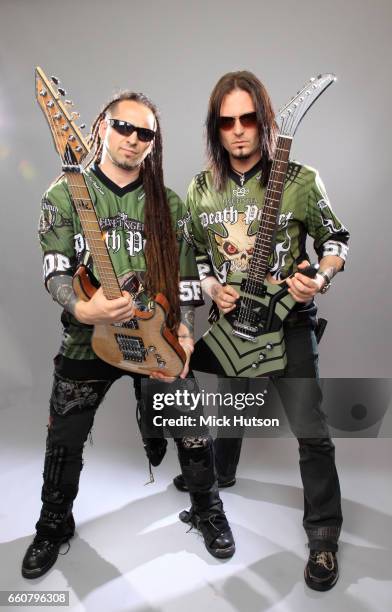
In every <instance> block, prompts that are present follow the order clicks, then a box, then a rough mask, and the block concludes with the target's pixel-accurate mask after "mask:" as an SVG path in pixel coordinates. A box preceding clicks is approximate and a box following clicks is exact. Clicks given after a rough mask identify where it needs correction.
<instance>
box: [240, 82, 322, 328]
mask: <svg viewBox="0 0 392 612" xmlns="http://www.w3.org/2000/svg"><path fill="white" fill-rule="evenodd" d="M315 90H316V87H314V86H313V88H312V89H311V90H308V91H309V93H308V94H307V95H306V97H304V98H303V100H302V101H301V106H300V108H301V115H300V118H299V121H300V120H301V119H302V117H303V116H304V115H305V113H306V112H307V110H308V109H309V107H310V105H311V103H312V98H313V96H312V95H311V94H312V93H314V92H315ZM297 110H298V109H296V112H293V113H288V115H287V117H286V118H284V120H283V123H282V129H281V133H280V134H279V136H278V145H279V144H280V143H279V140H280V139H284V138H285V137H287V136H288V135H290V136H291V141H292V136H293V135H294V131H295V130H294V128H293V125H294V122H295V120H296V119H297V115H298V112H297ZM283 143H285V141H284V140H283ZM288 144H289V148H288V150H286V149H285V148H283V149H282V150H283V152H284V153H287V159H286V160H284V159H281V160H279V161H283V162H284V163H285V164H287V163H288V157H289V153H290V149H291V142H289V143H288ZM283 157H284V156H283ZM278 158H279V154H278V155H277V156H276V157H275V159H274V162H273V166H272V168H271V175H272V176H271V178H272V181H271V182H272V183H273V182H274V181H275V183H276V182H277V181H276V178H275V168H274V165H275V160H276V159H278ZM277 166H278V165H277ZM278 167H279V166H278ZM284 174H285V176H284V179H285V177H286V174H287V168H286V172H285V173H284ZM275 186H276V185H275ZM283 188H284V180H283V184H282V181H281V182H280V184H279V187H278V189H281V190H282V191H283ZM273 191H276V189H273ZM282 191H281V196H282ZM267 198H268V185H267V192H266V195H265V204H267ZM274 200H275V202H276V205H275V206H274V205H272V206H271V207H270V208H271V211H272V213H273V212H274V211H275V224H274V225H275V227H276V221H277V212H278V209H279V204H280V200H279V202H277V201H276V198H275V199H274V198H272V202H273V201H274ZM264 209H265V215H264ZM270 214H271V212H270V211H269V210H267V207H266V205H264V206H263V217H262V222H261V223H260V227H259V231H258V233H257V237H256V244H255V248H254V254H253V257H252V261H251V264H250V267H249V268H250V269H249V272H248V277H247V280H246V283H245V291H244V293H245V292H246V291H247V290H250V291H249V292H252V291H254V290H255V289H256V288H257V285H260V284H262V283H263V282H264V280H265V275H266V272H267V265H268V256H269V254H268V256H267V259H266V260H265V261H263V262H262V266H261V269H260V270H257V269H256V268H255V264H254V265H253V266H252V263H253V262H254V261H255V256H256V255H257V254H258V253H259V251H261V253H260V255H261V256H262V254H263V249H265V247H266V246H268V241H269V240H270V239H271V238H272V235H273V231H274V230H272V235H271V237H269V236H268V234H267V228H265V227H264V228H263V231H264V233H263V238H262V240H259V236H260V231H261V229H260V228H262V227H263V225H262V223H263V218H264V219H265V221H266V223H271V222H270V221H267V217H268V215H270ZM266 234H267V236H266V241H264V236H265V235H266ZM250 314H251V299H250V298H246V297H244V298H243V300H242V301H241V307H240V314H239V317H238V319H237V320H238V321H239V322H240V323H243V322H244V320H243V319H244V317H246V316H248V317H249V315H250Z"/></svg>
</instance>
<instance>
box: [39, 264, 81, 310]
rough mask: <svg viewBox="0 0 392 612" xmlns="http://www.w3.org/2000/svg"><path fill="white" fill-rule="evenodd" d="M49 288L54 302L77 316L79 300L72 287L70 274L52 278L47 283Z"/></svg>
mask: <svg viewBox="0 0 392 612" xmlns="http://www.w3.org/2000/svg"><path fill="white" fill-rule="evenodd" d="M47 288H48V291H49V293H50V295H51V296H52V298H53V299H54V301H55V302H57V303H58V304H60V306H62V307H63V308H64V309H65V310H67V311H68V312H70V313H71V314H72V315H74V316H75V306H76V302H77V301H78V299H79V298H78V297H77V296H76V294H75V292H74V290H73V287H72V276H69V275H68V274H57V275H56V276H52V277H51V278H50V279H49V280H48V282H47Z"/></svg>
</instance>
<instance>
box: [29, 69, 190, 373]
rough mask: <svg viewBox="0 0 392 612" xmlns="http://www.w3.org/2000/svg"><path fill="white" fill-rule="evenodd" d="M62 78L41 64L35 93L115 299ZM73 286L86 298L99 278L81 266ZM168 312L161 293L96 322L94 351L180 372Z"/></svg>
mask: <svg viewBox="0 0 392 612" xmlns="http://www.w3.org/2000/svg"><path fill="white" fill-rule="evenodd" d="M52 83H53V84H54V85H56V87H54V85H53V84H52ZM58 83H59V81H58V79H56V78H55V77H52V82H51V81H50V80H49V79H48V77H47V76H46V75H45V73H44V72H43V70H42V69H41V68H39V67H37V68H36V70H35V85H36V98H37V101H38V104H39V105H40V107H41V109H42V111H43V113H44V115H45V118H46V120H47V122H48V124H49V127H50V130H51V133H52V137H53V141H54V145H55V148H56V150H57V152H58V154H59V155H60V157H61V160H62V170H63V173H64V175H65V177H66V180H67V184H68V188H69V191H70V193H71V196H72V200H73V204H74V207H75V210H76V211H77V213H78V215H79V218H80V222H81V225H82V228H83V232H84V235H85V237H86V240H87V243H88V245H89V250H90V252H91V254H92V257H93V260H94V265H95V267H96V269H97V270H98V274H99V279H100V283H101V287H102V290H103V293H104V295H105V297H106V298H107V299H108V300H113V299H116V298H118V297H122V291H121V287H120V285H119V282H118V279H117V277H116V274H115V271H114V268H113V264H112V261H111V259H110V255H109V252H108V249H107V246H106V241H105V235H104V234H103V232H102V231H101V228H100V226H99V222H98V218H97V215H96V212H95V209H94V205H93V203H92V201H91V197H90V194H89V191H88V188H87V186H86V182H85V176H84V174H83V168H82V166H81V165H80V164H81V162H82V161H83V160H84V159H85V158H86V156H87V155H88V153H89V147H88V145H87V143H86V141H85V139H84V138H83V135H82V133H81V131H80V129H79V128H78V127H77V126H76V124H75V119H76V118H77V117H78V116H79V115H78V113H75V112H71V113H70V112H68V110H67V108H66V107H67V106H69V105H72V102H70V101H69V100H64V102H63V101H62V100H61V96H63V95H65V91H64V90H63V89H62V88H61V87H57V85H58ZM133 284H134V287H135V291H134V296H135V295H136V294H137V292H138V291H139V290H140V283H139V281H138V280H137V277H136V276H134V278H133ZM73 286H74V291H75V293H76V294H77V295H78V297H80V298H81V299H83V300H86V301H87V300H89V299H90V298H91V297H92V296H93V295H94V293H95V291H96V290H97V286H98V283H97V282H94V280H93V279H91V276H90V274H89V272H88V270H87V268H85V267H83V266H82V267H81V268H79V269H78V271H77V273H76V274H75V276H74V281H73ZM168 312H169V303H168V301H167V299H166V298H165V296H164V295H162V294H161V293H159V294H157V295H156V296H155V297H154V298H153V299H151V300H150V302H149V308H148V310H136V312H135V316H134V317H133V318H132V319H130V320H129V321H127V322H126V323H114V324H105V325H101V324H100V325H95V326H94V332H93V337H92V347H93V349H94V352H95V353H96V354H97V355H98V356H99V357H100V358H101V359H103V360H104V361H106V362H107V363H110V364H111V365H113V366H116V367H118V368H121V369H123V370H128V371H130V372H135V373H139V374H146V375H148V374H150V373H151V372H154V371H159V372H162V373H163V374H165V375H167V376H178V375H179V374H180V372H181V370H182V369H183V367H184V363H185V361H186V355H185V352H184V350H183V349H182V347H181V346H180V344H179V342H178V340H177V338H176V336H175V335H174V334H173V333H172V332H171V331H170V330H169V329H168V328H167V326H166V319H167V315H168Z"/></svg>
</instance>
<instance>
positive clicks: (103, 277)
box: [46, 107, 120, 292]
mask: <svg viewBox="0 0 392 612" xmlns="http://www.w3.org/2000/svg"><path fill="white" fill-rule="evenodd" d="M53 108H54V107H53ZM46 115H47V117H48V120H49V126H50V128H51V131H52V134H53V138H54V140H55V144H56V146H57V150H58V151H59V154H60V156H61V157H62V158H63V160H64V161H65V163H66V164H67V165H70V166H75V163H74V160H73V159H72V158H71V154H70V151H69V149H68V147H69V145H68V142H66V144H65V148H64V153H65V154H64V155H63V154H62V153H61V151H62V150H63V140H64V136H63V135H61V138H60V136H59V134H58V131H57V130H58V128H59V125H58V124H56V123H55V118H54V114H52V113H51V111H50V109H49V110H48V112H47V113H46ZM67 140H68V138H67ZM79 176H82V179H83V175H81V174H79ZM67 182H68V183H69V184H70V190H71V192H72V188H74V189H75V193H76V197H77V198H80V200H81V201H83V200H85V199H86V197H85V196H84V194H83V188H82V186H79V185H77V184H75V183H73V181H70V180H69V174H68V175H67ZM86 189H87V187H86ZM80 196H82V197H80ZM75 207H76V208H77V211H78V213H79V216H80V217H81V221H82V220H83V221H85V222H87V223H90V222H91V221H90V220H89V219H88V217H86V214H85V212H84V210H83V208H82V207H80V206H79V205H78V204H77V203H76V202H75ZM93 214H94V213H93ZM93 222H94V220H93ZM95 222H96V223H97V224H98V220H97V218H95ZM87 223H86V224H85V228H86V229H87V231H86V234H87V237H88V238H89V235H90V237H91V240H92V241H95V242H97V239H96V238H94V236H93V235H92V233H91V232H90V230H89V228H87ZM98 228H99V224H98ZM97 231H99V233H100V236H101V237H100V238H99V241H100V242H101V241H102V242H103V236H102V232H101V230H100V229H99V230H97ZM98 244H99V243H98ZM105 247H106V245H105ZM106 250H107V249H106ZM96 263H97V268H98V270H99V273H100V277H101V283H102V281H103V283H106V284H107V285H108V286H109V289H110V291H111V292H112V291H113V290H114V289H115V288H118V289H119V285H118V281H117V277H116V284H117V287H113V280H112V278H111V276H110V274H107V272H106V270H105V269H103V268H102V266H100V259H99V258H98V261H97V262H96ZM119 290H120V289H119Z"/></svg>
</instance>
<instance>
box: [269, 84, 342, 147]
mask: <svg viewBox="0 0 392 612" xmlns="http://www.w3.org/2000/svg"><path fill="white" fill-rule="evenodd" d="M335 81H336V76H335V75H334V74H329V73H327V74H319V75H318V76H317V77H313V78H311V79H310V80H309V81H308V82H307V83H306V84H305V85H304V86H303V87H302V89H301V90H300V91H299V92H298V93H296V94H295V96H294V97H293V98H292V99H291V100H290V102H288V104H286V105H285V106H283V107H282V108H280V109H279V112H278V114H277V116H276V117H275V121H276V123H277V125H278V128H279V133H280V134H282V135H284V136H291V137H292V136H294V134H295V131H296V129H297V127H298V126H299V124H300V122H301V121H302V119H303V117H304V116H305V114H306V113H307V112H308V110H309V109H310V107H311V106H312V104H313V103H314V102H315V101H316V100H317V98H318V97H319V96H320V95H321V94H322V93H323V91H325V90H326V89H327V87H329V86H330V85H332V83H334V82H335Z"/></svg>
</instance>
